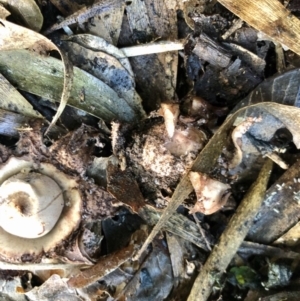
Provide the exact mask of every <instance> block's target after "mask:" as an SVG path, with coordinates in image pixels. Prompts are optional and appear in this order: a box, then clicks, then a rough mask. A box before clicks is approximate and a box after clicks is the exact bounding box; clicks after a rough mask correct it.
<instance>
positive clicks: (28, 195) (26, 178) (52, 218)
mask: <svg viewBox="0 0 300 301" xmlns="http://www.w3.org/2000/svg"><path fill="white" fill-rule="evenodd" d="M0 197H1V204H0V226H1V227H2V228H3V229H4V230H5V231H6V232H8V233H11V234H13V235H16V236H20V237H24V238H37V237H41V236H44V235H46V234H47V233H48V232H50V231H51V230H52V228H53V227H54V225H55V224H56V223H57V221H58V219H59V217H60V215H61V212H62V210H63V207H64V199H63V193H62V189H61V188H60V187H59V186H58V184H57V183H56V182H55V181H54V180H53V179H51V178H50V177H48V176H46V175H43V174H41V173H37V172H29V173H18V174H16V175H14V176H12V177H10V178H9V179H7V180H6V181H4V182H3V183H2V185H1V187H0Z"/></svg>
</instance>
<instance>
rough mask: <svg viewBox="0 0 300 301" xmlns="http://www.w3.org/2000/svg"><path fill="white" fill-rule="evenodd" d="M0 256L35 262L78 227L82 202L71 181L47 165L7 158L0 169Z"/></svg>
mask: <svg viewBox="0 0 300 301" xmlns="http://www.w3.org/2000/svg"><path fill="white" fill-rule="evenodd" d="M0 185H1V186H0V194H1V203H0V226H1V227H0V254H1V255H0V256H1V257H2V259H4V260H6V261H10V262H21V261H24V258H25V257H26V258H29V259H32V258H35V257H37V256H38V255H39V254H42V253H43V252H48V251H51V250H52V249H54V248H55V247H56V246H57V245H59V244H60V243H61V242H62V241H63V240H64V239H66V238H67V237H68V236H69V235H70V234H71V233H72V232H73V231H74V230H75V229H76V228H77V226H78V225H79V222H80V220H81V207H82V200H81V195H80V192H79V190H78V188H77V186H78V184H77V182H76V181H75V179H74V178H72V177H70V176H68V175H66V174H65V173H63V172H62V171H60V170H58V169H57V168H56V167H55V166H54V165H52V164H49V163H35V161H34V160H33V159H30V158H27V157H24V158H16V157H11V158H10V159H9V160H8V161H7V162H6V163H4V164H2V165H1V166H0Z"/></svg>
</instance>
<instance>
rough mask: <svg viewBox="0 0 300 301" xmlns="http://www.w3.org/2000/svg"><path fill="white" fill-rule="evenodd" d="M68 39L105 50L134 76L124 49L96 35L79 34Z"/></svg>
mask: <svg viewBox="0 0 300 301" xmlns="http://www.w3.org/2000/svg"><path fill="white" fill-rule="evenodd" d="M66 40H67V41H72V42H75V43H77V44H79V45H81V46H83V47H85V48H87V49H91V50H93V51H103V52H105V53H107V54H110V55H111V56H113V57H115V58H116V59H118V60H119V62H120V63H121V64H122V65H123V67H124V68H125V69H126V70H127V71H128V73H129V74H130V75H131V76H132V77H133V78H134V74H133V71H132V69H131V65H130V62H129V60H128V58H127V57H125V55H124V53H123V52H122V50H120V49H119V48H117V47H115V46H114V45H112V44H110V43H108V42H107V41H105V40H104V39H102V38H100V37H96V36H93V35H90V34H78V35H74V36H72V37H69V38H68V39H66Z"/></svg>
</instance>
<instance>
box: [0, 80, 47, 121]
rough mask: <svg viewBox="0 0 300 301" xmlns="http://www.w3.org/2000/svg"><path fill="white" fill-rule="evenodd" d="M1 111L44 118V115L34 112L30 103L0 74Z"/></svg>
mask: <svg viewBox="0 0 300 301" xmlns="http://www.w3.org/2000/svg"><path fill="white" fill-rule="evenodd" d="M0 97H1V105H0V106H1V109H4V110H8V111H12V112H15V113H19V114H22V115H25V116H30V117H35V118H42V115H41V114H39V113H38V112H37V111H35V110H33V108H32V106H31V105H30V104H29V103H28V101H27V100H26V99H25V98H24V97H23V96H22V95H21V94H20V93H19V92H18V91H17V90H16V89H15V88H14V87H13V86H12V85H11V84H10V83H9V82H8V81H7V80H6V78H5V77H4V76H3V75H2V74H0Z"/></svg>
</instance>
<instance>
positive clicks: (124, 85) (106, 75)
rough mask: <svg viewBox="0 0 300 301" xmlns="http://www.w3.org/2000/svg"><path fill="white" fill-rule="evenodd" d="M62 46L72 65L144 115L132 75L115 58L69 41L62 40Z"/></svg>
mask: <svg viewBox="0 0 300 301" xmlns="http://www.w3.org/2000/svg"><path fill="white" fill-rule="evenodd" d="M62 48H63V49H64V50H65V51H66V52H67V53H68V57H69V59H70V61H71V62H72V63H73V64H74V66H76V67H78V68H81V69H82V70H85V71H86V72H89V73H90V74H92V75H93V76H95V77H97V78H98V79H100V80H101V81H103V82H104V83H105V84H107V85H108V86H109V87H111V88H112V89H113V90H114V91H115V92H116V93H117V94H118V96H119V97H120V98H123V99H124V100H125V101H126V102H127V103H128V105H129V106H130V107H131V108H132V109H133V110H134V111H135V112H136V114H137V115H138V116H140V118H144V117H145V116H146V114H145V112H144V110H143V108H142V100H141V98H140V96H139V95H138V94H137V92H136V90H135V82H134V79H133V77H132V76H131V75H130V74H129V73H128V71H127V70H126V69H125V68H124V66H123V65H122V64H121V63H120V62H119V60H118V59H117V58H115V57H113V56H112V55H110V54H107V53H105V52H102V51H94V50H92V49H88V48H85V47H83V46H81V45H80V44H78V43H74V42H71V41H66V42H62Z"/></svg>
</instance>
